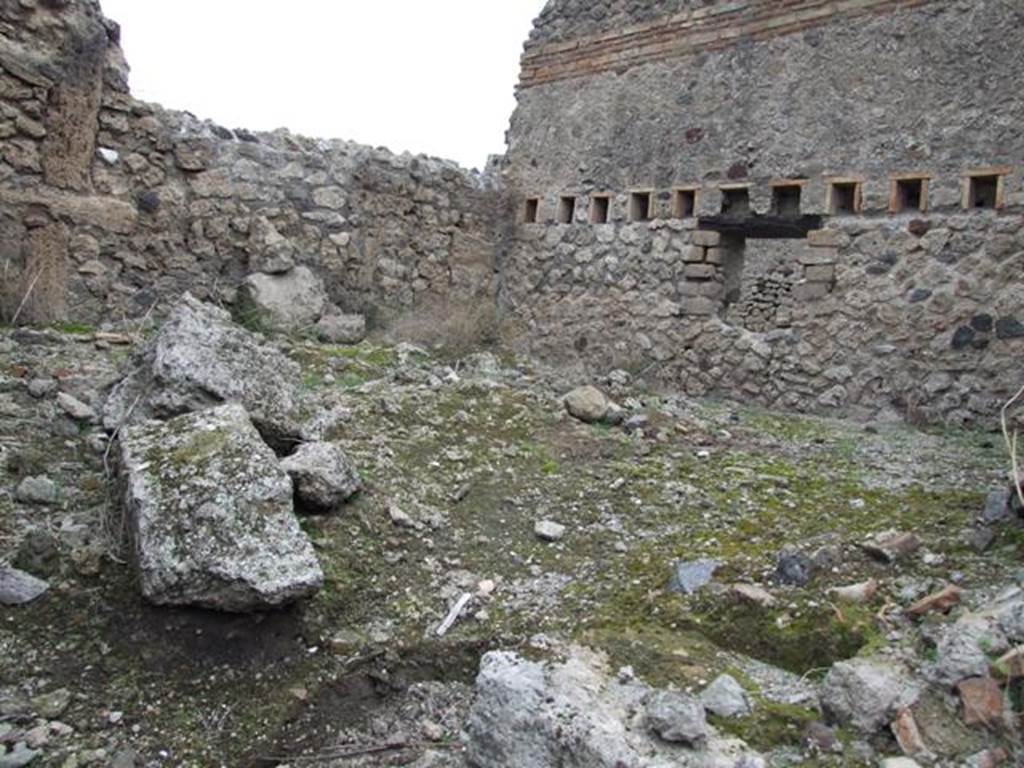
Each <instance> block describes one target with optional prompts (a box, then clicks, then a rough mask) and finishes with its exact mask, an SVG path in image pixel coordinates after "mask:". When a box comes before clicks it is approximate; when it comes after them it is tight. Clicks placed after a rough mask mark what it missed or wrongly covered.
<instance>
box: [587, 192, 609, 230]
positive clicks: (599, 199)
mask: <svg viewBox="0 0 1024 768" xmlns="http://www.w3.org/2000/svg"><path fill="white" fill-rule="evenodd" d="M611 203H612V199H611V197H609V196H608V195H594V196H593V197H591V198H590V223H591V224H607V223H608V212H609V211H610V209H611Z"/></svg>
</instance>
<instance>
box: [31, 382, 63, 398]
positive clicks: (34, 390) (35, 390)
mask: <svg viewBox="0 0 1024 768" xmlns="http://www.w3.org/2000/svg"><path fill="white" fill-rule="evenodd" d="M56 391H57V382H56V381H55V380H53V379H32V381H30V382H29V383H28V393H29V394H30V395H31V396H32V397H34V398H36V399H37V400H41V399H43V398H44V397H49V396H50V395H52V394H53V393H54V392H56Z"/></svg>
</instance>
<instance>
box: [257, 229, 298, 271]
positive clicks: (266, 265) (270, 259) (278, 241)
mask: <svg viewBox="0 0 1024 768" xmlns="http://www.w3.org/2000/svg"><path fill="white" fill-rule="evenodd" d="M249 246H250V251H251V255H250V256H249V267H250V268H251V269H252V270H253V271H254V272H263V273H265V274H268V275H278V274H282V273H284V272H287V271H289V270H290V269H292V268H293V267H294V266H295V247H294V246H293V245H292V243H291V241H290V240H289V239H288V238H286V237H284V236H283V235H282V234H281V233H280V232H278V231H277V228H276V227H275V226H274V225H273V224H272V223H271V222H270V220H269V219H267V218H266V217H265V216H258V217H257V218H256V219H255V220H254V221H253V223H252V227H251V229H250V232H249Z"/></svg>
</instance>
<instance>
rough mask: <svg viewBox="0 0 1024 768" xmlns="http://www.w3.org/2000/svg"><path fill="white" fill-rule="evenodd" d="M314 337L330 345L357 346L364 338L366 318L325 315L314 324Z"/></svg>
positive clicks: (360, 316)
mask: <svg viewBox="0 0 1024 768" xmlns="http://www.w3.org/2000/svg"><path fill="white" fill-rule="evenodd" d="M316 335H317V336H318V337H319V338H320V340H321V341H327V342H330V343H332V344H358V343H359V342H360V341H362V340H363V339H365V338H366V318H365V317H363V316H362V315H343V314H327V315H324V316H323V317H321V318H320V321H319V322H318V323H317V324H316Z"/></svg>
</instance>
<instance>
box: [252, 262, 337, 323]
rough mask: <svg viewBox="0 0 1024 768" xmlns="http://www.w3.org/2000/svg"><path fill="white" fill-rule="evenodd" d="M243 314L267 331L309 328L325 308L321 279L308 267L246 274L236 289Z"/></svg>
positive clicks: (324, 293)
mask: <svg viewBox="0 0 1024 768" xmlns="http://www.w3.org/2000/svg"><path fill="white" fill-rule="evenodd" d="M238 300H239V305H240V306H241V308H242V309H241V311H242V312H243V314H247V315H249V314H251V316H252V317H251V319H252V320H253V321H254V322H256V323H259V324H261V325H263V326H265V327H266V328H267V329H268V330H272V331H282V332H285V333H289V332H295V331H303V330H312V328H313V327H314V326H315V325H316V323H317V321H318V320H319V319H320V317H321V316H322V315H323V313H324V310H325V309H326V308H327V291H326V290H325V289H324V283H323V280H321V279H320V278H319V277H318V276H317V275H315V274H313V272H312V270H310V269H309V268H308V267H295V268H294V269H291V270H289V271H288V272H285V273H283V274H275V275H267V274H263V273H260V272H258V273H256V274H252V275H249V276H248V277H247V278H245V280H244V281H243V282H242V286H241V288H240V289H239V296H238Z"/></svg>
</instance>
